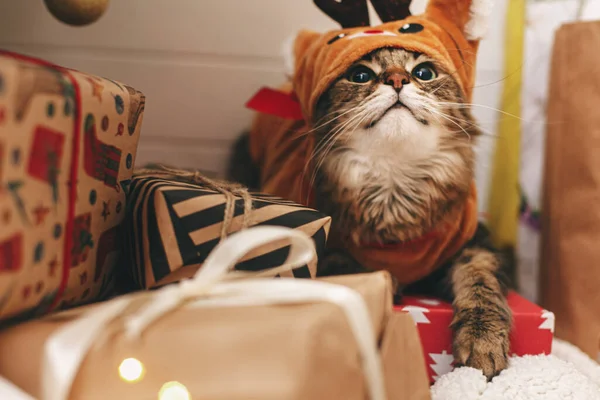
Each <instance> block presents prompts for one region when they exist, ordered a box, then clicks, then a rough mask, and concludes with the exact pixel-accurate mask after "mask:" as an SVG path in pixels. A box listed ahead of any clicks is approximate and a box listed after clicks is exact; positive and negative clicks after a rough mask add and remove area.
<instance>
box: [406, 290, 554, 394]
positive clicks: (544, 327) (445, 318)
mask: <svg viewBox="0 0 600 400" xmlns="http://www.w3.org/2000/svg"><path fill="white" fill-rule="evenodd" d="M508 305H509V306H510V308H511V310H512V312H513V318H514V325H513V331H512V332H511V338H510V346H511V347H510V354H511V355H515V356H524V355H538V354H550V353H551V351H552V339H553V337H554V314H553V313H551V312H549V311H546V310H544V309H542V308H540V307H539V306H537V305H535V304H533V303H531V302H530V301H529V300H527V299H525V298H523V297H521V296H520V295H518V294H516V293H514V292H511V293H509V295H508ZM395 309H396V311H401V312H408V313H410V315H411V316H412V317H413V320H414V321H415V324H416V325H417V329H418V331H419V336H420V337H421V344H422V345H423V353H424V356H425V362H426V364H427V373H428V374H429V379H430V382H431V383H434V382H435V381H436V380H437V379H438V378H439V377H441V376H442V375H444V374H446V373H448V372H451V371H452V369H453V368H454V366H453V365H454V357H453V356H452V331H451V330H450V323H451V322H452V316H453V311H452V305H451V304H449V303H445V302H442V301H440V300H437V299H434V298H428V297H419V296H406V297H404V298H403V299H402V304H401V305H399V306H396V307H395Z"/></svg>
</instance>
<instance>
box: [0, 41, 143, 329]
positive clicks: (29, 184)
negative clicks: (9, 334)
mask: <svg viewBox="0 0 600 400" xmlns="http://www.w3.org/2000/svg"><path fill="white" fill-rule="evenodd" d="M144 103H145V100H144V96H143V95H142V94H141V93H140V92H139V91H137V90H135V89H133V88H131V87H129V86H126V85H123V84H121V83H118V82H114V81H111V80H108V79H104V78H100V77H97V76H93V75H88V74H84V73H80V72H77V71H73V70H69V69H66V68H62V67H59V66H56V65H53V64H50V63H47V62H44V61H41V60H37V59H33V58H29V57H25V56H21V55H17V54H13V53H7V52H3V51H0V227H1V229H0V319H7V318H11V317H15V318H17V317H18V318H25V317H28V316H32V315H36V314H42V313H45V312H47V311H49V310H52V309H56V308H57V307H67V306H71V305H75V304H80V303H85V302H89V301H92V300H94V299H97V298H100V297H102V296H103V295H104V294H105V293H107V292H108V291H110V289H111V286H112V285H113V284H114V279H113V276H114V274H113V267H114V263H115V260H116V251H117V246H116V243H117V241H116V234H117V227H118V226H119V224H120V222H121V221H122V220H123V215H124V211H125V202H126V196H125V195H126V193H125V190H124V187H125V186H126V184H127V182H129V180H130V178H131V175H132V172H133V170H132V168H133V164H134V159H135V153H136V148H137V142H138V137H139V134H140V125H141V121H142V114H143V110H144Z"/></svg>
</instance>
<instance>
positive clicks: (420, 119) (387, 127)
mask: <svg viewBox="0 0 600 400" xmlns="http://www.w3.org/2000/svg"><path fill="white" fill-rule="evenodd" d="M463 99H464V96H463V92H462V90H461V88H460V86H459V84H458V83H457V82H456V80H455V79H454V78H453V76H452V71H445V70H444V69H442V68H441V67H440V66H439V65H438V63H436V61H435V60H434V59H432V58H430V57H428V56H426V55H423V54H417V53H412V52H409V51H406V50H402V49H380V50H377V51H375V52H374V53H372V54H370V55H368V56H367V57H365V58H363V59H362V60H360V61H358V62H357V63H355V64H354V65H353V66H352V67H351V68H349V69H348V71H347V72H346V73H345V74H344V75H343V76H341V77H340V78H339V79H338V80H337V81H336V82H335V83H334V84H333V85H332V86H331V87H330V88H329V90H328V91H327V92H326V93H325V94H324V95H323V96H322V98H321V99H320V101H319V103H318V105H317V112H316V121H314V122H313V125H314V127H315V130H316V132H317V139H318V143H317V147H316V151H315V155H314V157H313V165H312V169H313V171H314V172H315V175H316V176H318V177H319V179H318V182H317V184H318V185H321V186H323V187H322V189H323V192H324V193H326V196H328V198H327V199H326V200H325V202H328V201H329V203H332V204H330V207H327V205H325V208H335V207H337V208H340V207H341V209H344V211H345V214H344V215H342V216H340V217H339V220H340V223H342V224H344V222H346V225H349V227H350V228H352V227H353V226H354V225H364V224H365V223H367V222H369V223H374V222H373V218H375V220H376V221H377V222H375V225H376V226H374V227H373V229H371V232H370V233H371V234H372V235H371V236H373V240H384V241H386V240H392V241H393V240H396V239H398V240H402V239H405V238H408V237H411V236H414V235H416V233H414V234H413V233H406V232H405V233H406V234H402V233H398V232H400V231H401V230H400V229H399V228H398V224H400V223H402V224H404V225H406V224H408V225H411V224H412V225H414V226H419V227H422V228H423V229H425V228H426V226H431V225H433V224H434V223H435V222H437V221H436V219H439V218H438V217H439V216H440V215H442V214H443V212H442V211H440V209H447V207H448V204H446V203H451V202H452V201H455V200H456V199H457V198H458V197H460V196H463V195H464V193H466V191H467V190H468V185H469V184H470V182H471V180H472V178H473V172H472V164H473V146H474V142H473V140H472V139H473V137H474V136H477V135H478V134H479V130H478V129H477V127H476V125H475V122H474V120H473V118H472V116H471V114H470V109H469V107H468V105H465V104H464V100H463ZM361 203H362V204H363V207H362V208H361V209H356V204H361ZM373 204H381V205H382V206H381V208H382V209H381V210H378V209H377V210H375V209H373V207H375V206H373ZM384 205H385V206H384ZM344 207H346V208H344ZM386 207H387V209H386ZM332 212H334V211H332ZM365 213H367V214H365ZM390 213H392V214H390ZM383 231H385V232H386V233H384V234H381V233H382V232H383ZM358 235H359V236H361V237H363V238H364V237H365V235H366V236H369V235H368V234H367V233H365V232H364V231H363V232H361V233H360V234H358Z"/></svg>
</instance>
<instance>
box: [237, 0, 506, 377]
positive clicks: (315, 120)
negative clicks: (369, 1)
mask: <svg viewBox="0 0 600 400" xmlns="http://www.w3.org/2000/svg"><path fill="white" fill-rule="evenodd" d="M461 1H462V0H461ZM466 2H467V0H465V1H463V3H466ZM475 2H476V0H473V3H472V4H475ZM323 3H325V2H323ZM348 3H349V2H348ZM459 3H460V1H458V0H456V4H458V5H457V6H456V7H459V6H460V5H461V4H462V3H460V4H459ZM453 4H454V3H453V2H451V1H441V0H431V2H430V9H429V11H428V13H429V14H426V16H425V18H421V19H417V18H415V17H409V18H408V19H407V21H408V22H406V23H404V22H398V23H397V24H394V23H393V22H390V23H389V24H384V25H382V27H381V29H377V30H373V29H371V30H360V29H363V28H356V29H355V30H352V31H348V30H345V31H342V33H339V34H338V33H337V32H333V33H328V34H326V36H325V37H324V38H322V39H318V38H317V39H314V40H321V42H319V43H322V44H323V46H339V47H338V48H336V49H338V50H335V49H327V48H324V47H323V50H322V49H320V48H319V47H318V46H317V45H313V44H309V45H306V46H303V45H302V43H301V44H300V45H297V48H300V49H301V50H302V49H303V48H304V49H306V48H309V49H312V50H308V51H313V53H314V57H313V59H314V60H317V61H320V60H326V59H327V54H328V53H326V52H328V51H329V52H333V51H338V54H341V56H339V58H338V59H336V60H341V61H338V62H339V63H340V65H345V64H343V63H344V62H345V61H344V59H343V58H341V57H343V54H346V53H344V51H345V49H344V47H342V46H347V48H348V46H352V45H354V46H357V47H356V48H357V49H358V50H356V52H358V51H360V49H362V48H365V46H371V47H373V48H374V50H373V51H369V52H367V53H366V55H363V56H361V57H360V58H359V59H358V60H355V61H353V62H352V63H351V65H350V66H349V67H348V68H346V69H345V71H344V72H343V73H342V74H338V75H335V76H334V79H332V81H331V82H327V85H318V84H316V85H315V84H312V83H314V82H308V81H310V80H311V79H312V78H311V77H312V76H314V74H316V73H317V72H319V73H322V71H326V72H327V73H325V74H324V75H326V76H329V75H330V74H329V72H328V71H330V70H331V69H329V70H328V69H326V68H328V66H325V67H323V66H320V65H317V66H316V67H313V66H310V68H309V67H307V65H308V64H307V63H308V61H307V59H306V58H305V59H299V60H297V64H296V65H297V67H296V75H297V76H296V77H298V74H299V73H303V74H304V75H305V77H306V79H307V82H308V83H310V84H312V86H313V89H314V87H317V88H320V87H323V88H324V89H323V90H322V91H321V92H319V91H318V90H316V89H314V90H313V92H308V91H302V90H303V88H305V87H308V86H306V85H304V84H305V83H306V82H303V81H295V82H294V86H295V89H296V90H297V91H298V93H299V97H300V99H301V101H304V102H303V103H302V105H303V106H304V110H303V111H304V115H305V118H307V121H305V123H306V126H307V127H306V128H304V127H303V125H302V123H298V124H295V123H289V124H287V125H286V124H285V123H283V122H276V121H275V120H269V124H270V125H268V126H269V129H272V130H269V129H267V131H266V132H265V133H264V134H263V136H262V137H261V136H260V135H259V134H254V135H253V132H254V131H255V130H256V126H258V125H260V124H259V123H258V124H257V123H255V126H254V127H253V131H252V132H251V134H250V136H244V137H242V139H240V141H238V143H237V145H236V150H235V152H234V153H235V154H234V158H233V160H232V163H231V170H230V178H231V179H235V180H238V181H241V182H242V183H245V184H247V185H250V186H254V187H255V188H256V189H258V190H266V191H271V192H273V194H276V195H280V196H282V197H288V198H290V199H293V200H295V201H302V202H304V198H298V196H294V195H293V193H295V190H296V187H298V186H299V185H300V184H296V182H295V181H294V182H292V183H291V184H289V183H287V182H285V181H286V179H278V178H277V179H276V175H277V174H278V173H279V172H280V171H281V170H284V169H289V168H292V167H293V165H294V164H297V163H298V162H302V163H303V165H302V166H301V167H302V168H301V169H300V170H299V171H300V172H298V173H296V172H294V173H293V174H291V175H290V176H292V175H293V176H296V175H302V177H301V179H299V181H298V182H300V183H307V187H309V188H310V190H311V192H312V197H313V198H314V202H313V204H311V205H313V206H315V207H317V208H318V209H319V210H321V211H323V212H325V213H326V214H328V215H331V216H332V228H331V232H330V236H329V242H330V248H329V250H328V254H327V255H326V256H325V257H322V259H321V260H320V265H319V271H320V273H321V274H324V275H329V274H342V273H356V272H363V271H364V270H365V269H388V270H390V271H391V272H392V273H393V274H394V275H395V277H396V279H397V281H398V283H399V285H398V286H399V288H398V290H399V293H401V292H403V293H409V292H418V293H421V294H433V295H436V296H439V297H442V298H445V299H447V300H449V301H452V304H453V307H454V319H453V321H452V326H451V327H452V329H453V332H454V356H455V359H456V363H457V364H458V365H466V366H471V367H475V368H479V369H481V370H482V371H483V373H484V374H485V375H486V376H487V377H488V378H490V379H491V378H492V377H493V376H495V375H497V374H498V373H499V372H500V371H502V370H503V369H504V368H506V366H507V363H508V354H509V344H510V343H509V334H510V330H511V324H512V316H511V311H510V309H509V307H508V305H507V301H506V291H507V284H508V282H507V280H506V278H505V275H504V274H503V267H504V263H503V261H502V259H501V257H500V256H499V255H498V253H497V252H496V251H495V250H494V248H493V247H492V246H491V245H490V243H489V238H488V233H487V231H486V229H485V227H483V226H482V225H481V224H478V223H477V212H476V211H477V210H476V203H477V201H476V189H475V187H474V184H473V182H474V167H475V166H474V164H475V152H474V147H475V142H476V138H477V137H479V136H480V135H481V130H480V129H479V128H478V126H477V123H476V121H475V120H474V118H473V116H472V114H471V107H470V103H469V101H470V99H469V97H470V92H471V90H472V86H468V87H467V86H466V85H467V84H468V85H471V84H472V82H471V76H472V75H473V74H474V72H473V65H472V64H469V63H468V62H467V61H465V60H474V58H475V56H474V54H475V53H476V44H475V43H476V42H475V41H474V39H472V38H469V35H468V32H466V29H467V27H463V26H462V25H461V26H459V28H461V29H462V28H464V29H465V30H463V31H458V30H455V29H454V27H450V28H447V29H446V26H448V24H447V20H443V21H442V22H441V23H440V26H442V28H444V29H439V28H437V27H436V26H433V24H432V23H431V21H432V20H433V18H438V17H439V15H458V12H456V13H454V14H453V13H452V12H449V11H448V9H447V7H452V6H454V5H453ZM448 5H450V6H448ZM332 7H333V6H332ZM461 7H462V6H461ZM440 10H441V11H440ZM457 10H464V7H463V8H457ZM466 10H467V12H468V8H466ZM471 11H473V10H471ZM442 12H443V13H444V14H442ZM428 15H429V17H428ZM471 15H473V12H471ZM461 21H463V22H462V23H464V20H461ZM459 22H460V21H459ZM442 24H446V25H442ZM457 24H458V22H457ZM467 25H468V24H467ZM342 26H345V25H344V24H342ZM354 26H357V24H356V23H355V24H354ZM457 32H458V33H457ZM336 34H337V36H335V35H336ZM327 35H329V36H327ZM370 35H378V36H380V37H381V38H380V39H378V40H380V41H381V42H382V43H384V42H383V41H389V43H393V45H390V46H388V45H382V46H379V47H378V48H375V47H377V44H376V43H375V42H373V41H370V42H367V41H368V40H375V39H371V37H370ZM394 35H397V36H398V39H396V38H395V37H394ZM407 35H413V36H411V38H416V39H414V40H413V39H410V40H413V42H410V43H411V46H410V47H411V48H413V50H414V48H415V47H418V46H417V45H413V44H412V43H417V41H418V40H421V41H422V43H424V44H423V45H422V46H421V47H423V48H425V49H429V48H431V46H430V45H429V43H431V42H432V40H433V39H432V38H435V37H436V36H435V35H441V36H440V37H441V39H440V43H442V45H443V46H446V47H448V46H450V47H452V46H456V48H451V49H450V50H452V51H454V53H450V52H449V53H448V54H450V56H449V57H450V58H452V57H454V58H452V60H453V61H452V63H449V62H443V61H445V59H443V57H441V56H440V57H433V56H431V55H428V54H426V52H425V51H423V52H417V51H409V50H406V48H407V47H406V46H402V45H401V43H404V42H401V40H404V39H403V38H406V37H407ZM418 35H422V36H418ZM427 35H429V36H427ZM448 35H450V36H451V38H452V40H451V41H449V40H448V39H447V36H448ZM452 35H454V36H452ZM459 35H465V36H464V37H459ZM419 38H422V39H419ZM465 38H466V40H465ZM310 40H313V39H310ZM314 40H313V41H314ZM344 40H346V41H348V42H347V43H346V44H344V43H340V42H342V41H344ZM352 40H354V41H358V40H365V42H362V44H361V43H359V42H355V43H354V44H352V42H351V41H352ZM406 40H409V39H406ZM396 42H397V44H396ZM385 43H388V42H385ZM406 43H409V42H406ZM417 44H418V43H417ZM360 46H362V47H360ZM469 46H472V48H473V49H475V50H470V51H471V53H468V52H467V51H465V49H469ZM319 51H321V53H319ZM430 53H434V54H435V52H430ZM324 54H325V55H324ZM437 54H442V53H440V52H439V51H438V52H437ZM307 57H308V56H307ZM332 57H333V56H332ZM447 58H448V57H446V59H447ZM332 59H333V58H332ZM455 60H458V61H455ZM457 63H460V64H461V68H463V69H464V70H462V71H458V72H457V70H456V69H453V68H451V67H449V65H456V64H457ZM311 68H312V69H311ZM331 68H333V67H331ZM307 71H308V72H307ZM315 71H316V72H315ZM465 71H467V72H465ZM460 73H463V75H462V77H461V75H460ZM336 76H337V77H336ZM301 78H302V77H301ZM313 81H314V80H313ZM315 82H317V83H318V81H315ZM303 85H304V86H303ZM315 90H316V93H317V94H318V96H315V95H312V94H311V93H314V92H315ZM468 93H469V94H468ZM309 95H310V96H309ZM311 96H312V97H311ZM313 98H315V99H316V100H315V101H314V108H313V107H312V106H311V105H310V104H309V103H311V102H312V101H313V100H312V99H313ZM305 99H309V100H305ZM307 104H308V105H309V106H307ZM259 118H260V117H259ZM274 121H275V122H274ZM259 122H260V121H259ZM265 126H267V125H265ZM276 130H279V131H281V132H283V133H282V135H281V136H277V135H275V131H276ZM294 132H295V133H294ZM307 137H311V138H314V145H313V146H312V147H310V146H308V145H306V146H308V147H306V149H309V150H307V152H308V153H309V157H306V158H305V159H304V158H302V157H301V155H300V156H299V155H298V154H297V153H298V152H299V151H298V148H300V147H302V146H303V145H304V144H305V141H308V139H306V138H307ZM303 140H304V141H303ZM273 141H276V142H277V143H275V144H273ZM279 142H282V143H283V142H285V143H284V144H281V145H280V144H279ZM269 146H271V147H273V146H279V147H280V148H281V147H282V146H283V150H282V151H281V152H280V153H278V154H276V155H275V156H273V157H271V159H269V160H268V162H267V161H265V160H266V158H265V157H266V156H265V154H267V153H269V152H273V150H272V149H271V147H269ZM256 149H259V150H256ZM303 149H304V147H302V151H304V150H303ZM288 154H289V157H287V155H288ZM288 158H289V159H288ZM298 160H304V161H298ZM292 161H293V162H292ZM267 170H268V171H267ZM290 171H291V170H290ZM294 171H295V170H294ZM249 172H256V173H257V175H256V174H249ZM252 175H255V176H252ZM274 177H275V178H274ZM286 185H287V186H286ZM278 188H284V189H282V190H280V189H278ZM449 221H450V222H449ZM453 221H454V222H453ZM456 221H459V222H456ZM452 224H454V225H452ZM447 225H448V226H450V225H452V226H454V228H452V229H454V230H452V234H451V236H448V235H450V234H445V233H444V234H438V233H436V232H441V231H444V232H446V231H447V229H446V228H445V227H446V226H447ZM466 231H468V232H466ZM436 235H437V236H436ZM444 235H446V236H444ZM439 243H443V245H440V244H439ZM412 248H418V249H420V250H419V251H416V252H413V253H410V251H411V249H412ZM357 249H358V250H357ZM407 249H408V250H407ZM446 249H451V252H450V253H447V254H446V253H444V251H445V250H446ZM396 250H398V251H399V252H400V253H401V252H405V253H406V252H408V253H409V255H408V256H405V255H403V256H402V257H404V258H402V259H401V262H400V263H398V262H396V261H395V259H393V260H392V262H389V260H387V257H388V255H389V254H391V253H393V252H394V251H396ZM434 253H435V254H434ZM438 253H439V254H442V255H439V254H438ZM365 254H367V255H368V256H365ZM415 254H416V256H418V257H417V259H416V260H417V261H416V262H414V260H412V259H411V257H413V256H415ZM432 254H433V255H432ZM438 255H439V257H438ZM363 256H364V257H363ZM434 256H435V257H434ZM432 257H433V261H431V260H430V259H432ZM422 260H428V261H427V263H429V262H430V261H431V262H430V263H431V268H429V267H427V268H429V269H427V268H425V267H423V268H420V263H421V261H422ZM438 261H439V262H438ZM386 263H387V264H386ZM402 263H406V264H407V265H409V266H410V267H407V268H403V267H402V265H397V264H402ZM411 263H412V264H411ZM423 263H424V264H423V265H425V264H427V263H426V262H425V261H423ZM372 264H373V265H375V264H377V267H373V265H372ZM427 265H429V264H427ZM388 267H389V268H388Z"/></svg>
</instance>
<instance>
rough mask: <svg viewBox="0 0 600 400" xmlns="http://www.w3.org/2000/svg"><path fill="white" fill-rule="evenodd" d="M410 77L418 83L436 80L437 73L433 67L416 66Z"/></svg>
mask: <svg viewBox="0 0 600 400" xmlns="http://www.w3.org/2000/svg"><path fill="white" fill-rule="evenodd" d="M412 75H413V76H414V77H415V78H417V79H418V80H420V81H424V82H426V81H432V80H434V79H435V78H437V76H438V75H437V72H436V71H435V68H434V67H433V65H431V64H429V63H424V64H420V65H417V66H416V67H415V69H413V71H412Z"/></svg>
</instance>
